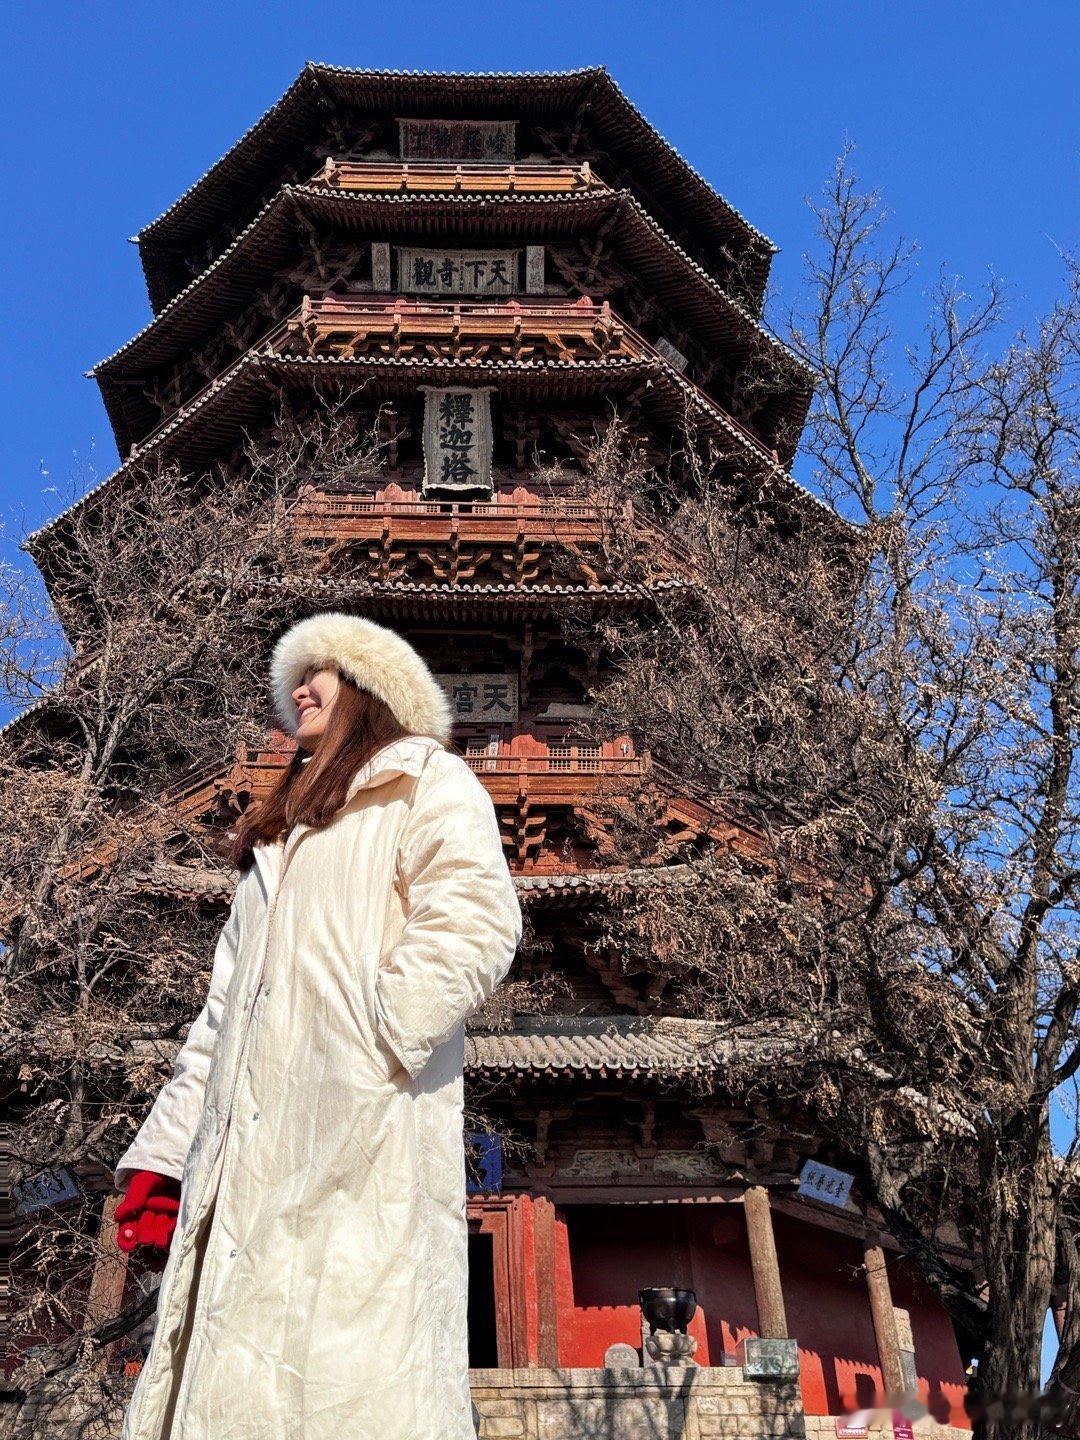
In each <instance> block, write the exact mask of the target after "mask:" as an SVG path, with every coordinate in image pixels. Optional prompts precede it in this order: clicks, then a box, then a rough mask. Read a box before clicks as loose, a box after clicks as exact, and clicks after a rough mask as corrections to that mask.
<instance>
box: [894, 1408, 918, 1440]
mask: <svg viewBox="0 0 1080 1440" xmlns="http://www.w3.org/2000/svg"><path fill="white" fill-rule="evenodd" d="M892 1433H893V1440H915V1425H914V1422H913V1421H911V1420H909V1419H908V1418H907V1416H906V1415H902V1414H901V1413H900V1411H899V1410H894V1411H893V1416H892Z"/></svg>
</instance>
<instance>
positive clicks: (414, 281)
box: [397, 245, 520, 296]
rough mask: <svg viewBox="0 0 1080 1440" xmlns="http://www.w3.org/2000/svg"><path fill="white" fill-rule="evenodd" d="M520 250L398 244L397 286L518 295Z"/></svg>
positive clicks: (427, 291)
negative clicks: (452, 248)
mask: <svg viewBox="0 0 1080 1440" xmlns="http://www.w3.org/2000/svg"><path fill="white" fill-rule="evenodd" d="M519 254H520V252H519V251H517V250H432V249H428V248H427V247H420V246H413V245H401V246H399V247H398V252H397V262H398V289H399V290H402V291H404V292H405V293H406V294H408V295H484V296H488V295H516V294H517V293H518V291H519V289H520V286H519V284H518V256H519Z"/></svg>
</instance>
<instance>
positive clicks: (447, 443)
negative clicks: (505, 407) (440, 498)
mask: <svg viewBox="0 0 1080 1440" xmlns="http://www.w3.org/2000/svg"><path fill="white" fill-rule="evenodd" d="M424 388H425V396H424V491H425V492H427V491H430V490H432V489H437V490H477V489H481V490H487V491H488V493H490V491H491V391H490V389H472V388H468V387H465V386H451V387H449V388H448V389H445V390H436V389H433V388H429V387H424Z"/></svg>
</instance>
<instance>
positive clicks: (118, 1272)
mask: <svg viewBox="0 0 1080 1440" xmlns="http://www.w3.org/2000/svg"><path fill="white" fill-rule="evenodd" d="M120 1198H121V1197H120V1196H119V1195H110V1196H109V1197H108V1198H107V1199H106V1201H105V1206H104V1209H103V1210H102V1213H101V1229H100V1230H99V1231H98V1253H97V1259H96V1261H95V1262H94V1271H93V1274H92V1276H91V1277H90V1293H89V1294H88V1296H87V1300H86V1323H87V1325H88V1327H89V1328H91V1329H93V1328H94V1327H96V1326H98V1325H104V1324H105V1323H106V1322H107V1321H109V1320H115V1319H116V1317H117V1316H118V1315H119V1314H120V1311H121V1309H122V1308H123V1299H124V1282H125V1281H126V1280H127V1267H128V1257H127V1254H126V1252H125V1251H123V1250H121V1249H120V1246H119V1245H118V1244H117V1243H116V1233H117V1228H118V1227H117V1224H116V1220H115V1219H114V1218H113V1212H114V1211H115V1210H116V1207H117V1205H118V1204H119V1203H120ZM110 1349H111V1347H110V1346H106V1347H105V1348H104V1350H103V1351H102V1353H101V1356H100V1358H99V1359H98V1360H97V1361H96V1362H95V1365H94V1368H95V1369H96V1370H102V1371H103V1370H104V1369H105V1368H106V1366H107V1365H108V1362H109V1352H110Z"/></svg>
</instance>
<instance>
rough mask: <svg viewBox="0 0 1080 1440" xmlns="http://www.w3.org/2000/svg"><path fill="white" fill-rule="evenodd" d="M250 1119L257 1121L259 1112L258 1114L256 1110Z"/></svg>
mask: <svg viewBox="0 0 1080 1440" xmlns="http://www.w3.org/2000/svg"><path fill="white" fill-rule="evenodd" d="M251 1118H252V1119H253V1120H257V1119H258V1118H259V1112H258V1110H256V1111H255V1112H254V1113H253V1114H252V1117H251Z"/></svg>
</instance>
